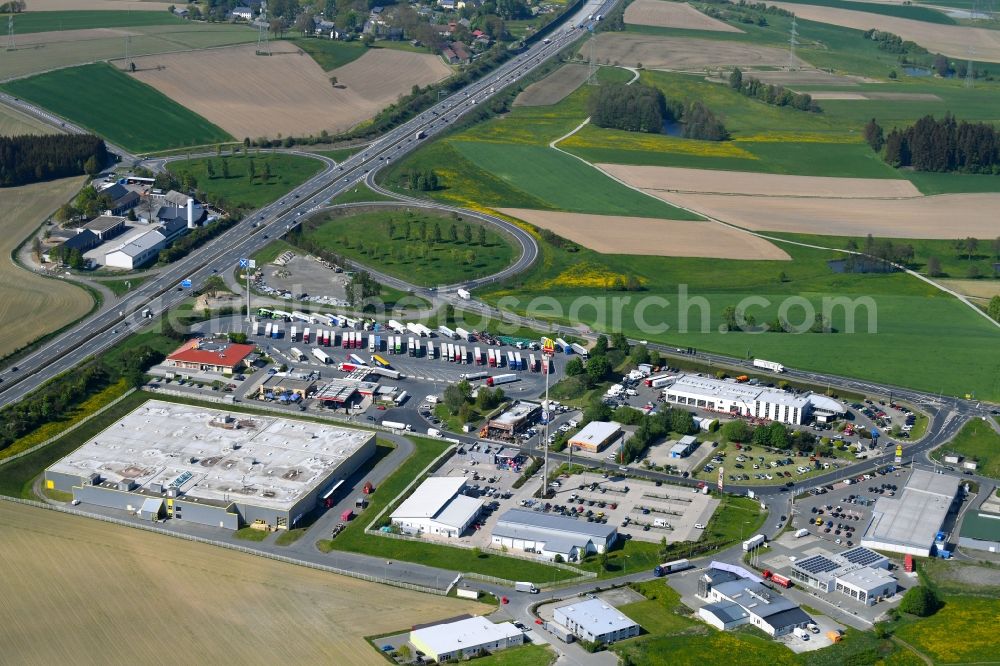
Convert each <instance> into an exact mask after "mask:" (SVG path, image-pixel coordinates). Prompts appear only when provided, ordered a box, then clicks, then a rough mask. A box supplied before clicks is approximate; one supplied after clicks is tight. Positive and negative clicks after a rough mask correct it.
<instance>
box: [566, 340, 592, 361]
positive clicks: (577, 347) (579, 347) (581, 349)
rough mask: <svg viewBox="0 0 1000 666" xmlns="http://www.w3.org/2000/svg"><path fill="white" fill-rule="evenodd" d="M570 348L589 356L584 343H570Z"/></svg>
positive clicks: (581, 354)
mask: <svg viewBox="0 0 1000 666" xmlns="http://www.w3.org/2000/svg"><path fill="white" fill-rule="evenodd" d="M570 348H571V349H572V350H573V351H575V352H576V353H577V354H579V355H580V356H582V357H584V358H587V356H588V355H589V352H587V348H586V347H584V346H583V345H578V344H576V343H575V342H574V343H573V344H571V345H570Z"/></svg>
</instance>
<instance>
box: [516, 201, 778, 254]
mask: <svg viewBox="0 0 1000 666" xmlns="http://www.w3.org/2000/svg"><path fill="white" fill-rule="evenodd" d="M500 210H501V212H503V213H504V214H506V215H510V216H511V217H516V218H518V219H519V220H524V221H525V222H528V223H530V224H533V225H535V226H537V227H541V228H543V229H549V230H551V231H553V232H555V233H556V234H558V235H560V236H562V237H563V238H568V239H569V240H571V241H573V242H574V243H579V244H580V245H583V246H584V247H587V248H590V249H591V250H594V251H596V252H601V253H603V254H644V255H652V256H658V257H710V258H714V259H778V260H787V259H790V257H789V256H788V255H787V254H786V253H785V251H784V250H782V249H781V248H779V247H778V246H776V245H773V244H772V243H770V242H769V241H767V240H764V239H763V238H757V237H756V236H753V235H751V234H748V233H744V232H742V231H740V230H738V229H733V228H731V227H728V226H726V225H723V224H717V223H714V222H683V221H679V220H657V219H653V218H648V217H625V216H618V215H584V214H579V213H561V212H558V211H551V210H530V209H526V208H501V209H500Z"/></svg>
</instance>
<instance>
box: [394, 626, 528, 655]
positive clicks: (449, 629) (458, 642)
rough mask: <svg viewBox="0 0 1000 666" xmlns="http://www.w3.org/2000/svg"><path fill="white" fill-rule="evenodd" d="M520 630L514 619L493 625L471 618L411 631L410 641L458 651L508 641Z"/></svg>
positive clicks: (433, 648)
mask: <svg viewBox="0 0 1000 666" xmlns="http://www.w3.org/2000/svg"><path fill="white" fill-rule="evenodd" d="M520 633H521V630H520V629H518V628H517V627H515V626H514V625H513V624H511V623H510V622H500V623H498V624H493V623H492V622H490V621H489V620H487V619H486V618H485V617H470V618H468V619H465V620H459V621H457V622H447V623H444V624H435V625H434V626H433V627H424V628H423V629H414V630H413V631H411V632H410V641H411V642H416V641H419V642H420V643H421V644H422V645H423V646H424V647H426V648H430V649H431V651H432V652H434V654H450V653H452V652H455V651H457V650H468V649H471V648H475V647H477V646H480V645H486V644H489V643H495V642H497V641H506V640H507V639H510V638H513V637H515V636H517V635H519V634H520Z"/></svg>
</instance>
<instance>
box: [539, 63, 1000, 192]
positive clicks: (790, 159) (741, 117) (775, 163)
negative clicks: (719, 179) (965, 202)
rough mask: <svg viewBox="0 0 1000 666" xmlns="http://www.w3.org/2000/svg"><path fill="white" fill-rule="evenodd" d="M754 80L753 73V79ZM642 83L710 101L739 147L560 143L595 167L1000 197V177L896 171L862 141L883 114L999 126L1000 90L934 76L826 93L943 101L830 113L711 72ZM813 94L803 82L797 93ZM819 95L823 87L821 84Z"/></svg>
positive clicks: (652, 75) (894, 121) (862, 103)
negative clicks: (887, 184) (753, 93)
mask: <svg viewBox="0 0 1000 666" xmlns="http://www.w3.org/2000/svg"><path fill="white" fill-rule="evenodd" d="M747 76H750V74H747ZM642 81H643V82H644V83H645V84H647V85H652V86H655V87H657V88H659V89H660V90H662V91H663V93H664V95H665V96H666V97H667V99H668V100H670V101H678V102H682V103H685V104H686V103H688V102H691V101H694V100H700V101H702V102H703V103H704V104H705V105H706V106H708V107H709V108H710V109H712V110H713V111H714V112H715V113H717V114H719V115H720V116H721V117H722V118H724V122H725V124H726V128H727V129H728V130H729V131H730V133H731V134H732V137H733V139H732V141H730V142H707V141H692V140H689V139H683V138H679V137H674V136H668V135H663V134H660V135H645V134H636V133H632V132H623V131H620V130H610V129H603V128H600V127H596V126H593V125H588V126H586V127H585V128H583V129H582V130H581V131H580V132H578V133H577V134H575V135H574V136H572V137H570V138H569V139H567V140H565V141H563V142H561V143H560V144H559V146H560V147H561V148H563V149H564V150H568V151H569V152H571V153H573V154H574V155H579V156H580V157H583V158H584V159H586V160H588V161H590V162H595V163H601V162H611V163H619V164H638V165H654V166H674V167H687V168H700V169H728V170H735V171H756V172H762V173H777V174H792V175H803V176H831V177H854V178H906V179H909V180H911V181H912V182H913V183H914V184H915V185H916V186H917V187H918V188H920V190H921V191H923V192H924V193H926V194H939V193H945V192H992V191H1000V178H998V177H994V176H986V175H965V174H931V173H920V172H913V171H908V170H907V171H903V170H897V169H893V168H892V167H890V166H888V165H887V164H885V163H884V162H883V161H882V160H881V159H880V158H879V157H878V156H877V155H876V154H875V153H874V152H873V151H872V150H871V149H870V148H869V147H868V146H867V145H866V144H865V143H864V142H863V140H862V135H863V129H864V125H865V123H867V122H868V120H870V119H871V118H877V119H878V121H879V123H880V124H882V125H883V126H884V127H885V128H886V130H889V129H891V128H892V127H897V126H898V127H903V126H907V125H909V124H911V123H913V122H914V121H916V120H917V119H918V118H920V117H922V116H924V115H927V114H936V115H938V116H941V115H943V114H944V113H945V112H948V111H953V112H955V113H958V114H959V115H960V117H961V118H962V119H965V120H970V121H985V122H992V123H996V122H1000V111H998V109H1000V86H998V85H996V84H995V83H983V84H982V85H981V86H979V87H977V88H973V89H970V88H965V87H964V86H962V85H961V82H955V81H949V80H944V79H935V80H933V81H930V82H928V81H926V80H923V81H917V80H907V81H901V82H896V83H892V84H880V83H863V84H860V85H855V86H850V87H847V86H840V87H836V86H834V87H823V88H822V89H824V90H843V91H845V92H853V93H866V92H870V93H884V92H892V93H905V94H910V95H935V96H937V97H938V98H940V99H938V100H934V99H916V100H913V99H909V100H881V99H869V100H822V101H821V102H820V104H821V106H822V109H823V111H822V113H809V112H803V111H798V110H795V109H792V108H788V107H776V106H771V105H768V104H764V103H763V102H759V101H757V100H753V99H750V98H748V97H745V96H743V95H741V94H739V93H737V92H736V91H734V90H732V89H730V88H729V87H728V86H723V85H719V84H717V83H709V82H707V81H706V80H705V79H704V77H702V76H694V75H688V74H678V73H670V72H652V71H646V72H643V73H642ZM799 88H803V89H810V86H799V87H797V88H796V89H799ZM813 88H817V89H819V88H820V87H819V86H813Z"/></svg>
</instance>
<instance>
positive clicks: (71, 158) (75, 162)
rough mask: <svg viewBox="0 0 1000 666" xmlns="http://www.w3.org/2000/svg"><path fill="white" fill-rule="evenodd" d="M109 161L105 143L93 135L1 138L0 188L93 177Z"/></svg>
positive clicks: (29, 135)
mask: <svg viewBox="0 0 1000 666" xmlns="http://www.w3.org/2000/svg"><path fill="white" fill-rule="evenodd" d="M107 161H108V149H107V147H106V146H105V145H104V140H103V139H101V138H99V137H96V136H94V135H93V134H53V135H48V136H35V135H32V134H25V135H22V136H0V187H16V186H18V185H28V184H29V183H37V182H40V181H45V180H54V179H56V178H66V177H67V176H80V175H83V174H85V173H86V174H89V175H94V174H96V173H97V172H99V171H100V170H101V169H102V168H103V167H104V165H105V164H106V163H107Z"/></svg>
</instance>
